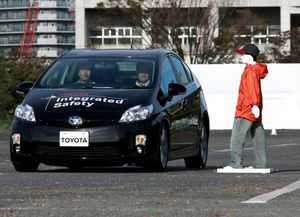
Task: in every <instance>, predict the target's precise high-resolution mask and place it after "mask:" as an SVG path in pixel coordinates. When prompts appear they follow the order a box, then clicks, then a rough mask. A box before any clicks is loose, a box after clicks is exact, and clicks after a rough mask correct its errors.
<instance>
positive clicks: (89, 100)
mask: <svg viewBox="0 0 300 217" xmlns="http://www.w3.org/2000/svg"><path fill="white" fill-rule="evenodd" d="M125 100H127V99H124V98H116V97H108V96H80V95H79V96H78V95H77V96H76V95H74V96H64V95H62V96H54V95H52V96H50V97H49V101H48V103H47V105H46V110H47V108H54V109H58V108H74V107H85V108H91V107H93V106H96V105H97V104H99V103H101V104H103V103H104V104H116V105H122V104H123V102H124V101H125Z"/></svg>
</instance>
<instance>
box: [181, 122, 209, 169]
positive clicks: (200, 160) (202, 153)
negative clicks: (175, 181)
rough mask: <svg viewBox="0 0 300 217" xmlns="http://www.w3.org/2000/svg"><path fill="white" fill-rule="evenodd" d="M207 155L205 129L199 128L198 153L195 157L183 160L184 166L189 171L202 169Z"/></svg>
mask: <svg viewBox="0 0 300 217" xmlns="http://www.w3.org/2000/svg"><path fill="white" fill-rule="evenodd" d="M207 155H208V136H207V132H206V128H205V127H204V126H203V127H202V128H201V135H200V143H199V153H198V155H196V156H193V157H187V158H184V162H185V166H186V167H187V168H190V169H200V168H204V167H205V165H206V161H207Z"/></svg>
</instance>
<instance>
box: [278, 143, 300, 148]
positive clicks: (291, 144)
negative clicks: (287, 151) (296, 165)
mask: <svg viewBox="0 0 300 217" xmlns="http://www.w3.org/2000/svg"><path fill="white" fill-rule="evenodd" d="M296 145H299V144H297V143H290V144H279V145H274V147H285V146H296Z"/></svg>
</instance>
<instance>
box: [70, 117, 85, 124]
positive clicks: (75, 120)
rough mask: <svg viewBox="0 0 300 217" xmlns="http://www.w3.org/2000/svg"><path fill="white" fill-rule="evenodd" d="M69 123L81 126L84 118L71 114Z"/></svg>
mask: <svg viewBox="0 0 300 217" xmlns="http://www.w3.org/2000/svg"><path fill="white" fill-rule="evenodd" d="M68 122H69V124H70V125H72V126H79V125H81V124H82V123H83V120H82V118H81V117H79V116H76V115H75V116H70V117H69V120H68Z"/></svg>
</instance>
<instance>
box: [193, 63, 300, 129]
mask: <svg viewBox="0 0 300 217" xmlns="http://www.w3.org/2000/svg"><path fill="white" fill-rule="evenodd" d="M267 65H268V69H269V74H268V76H267V77H266V78H265V79H263V80H262V81H261V85H262V93H263V100H264V101H263V106H264V107H263V113H262V115H263V124H264V127H265V129H300V64H267ZM244 67H245V65H244V64H205V65H190V68H191V69H192V71H193V73H194V74H195V76H196V77H197V78H198V79H199V81H200V82H201V84H202V87H203V90H204V94H205V99H206V102H207V106H208V111H209V115H210V125H211V129H232V124H233V119H234V113H235V106H236V102H237V96H238V88H239V82H240V77H241V74H242V72H243V70H244Z"/></svg>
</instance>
